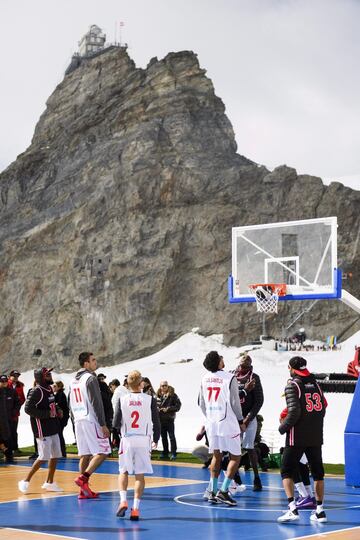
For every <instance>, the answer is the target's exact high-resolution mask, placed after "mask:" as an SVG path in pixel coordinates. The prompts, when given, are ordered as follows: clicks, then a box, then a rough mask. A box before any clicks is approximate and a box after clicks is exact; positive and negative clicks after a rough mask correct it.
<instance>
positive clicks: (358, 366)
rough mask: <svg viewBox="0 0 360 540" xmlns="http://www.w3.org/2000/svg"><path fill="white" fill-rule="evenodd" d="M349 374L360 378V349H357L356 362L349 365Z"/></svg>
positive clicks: (353, 361)
mask: <svg viewBox="0 0 360 540" xmlns="http://www.w3.org/2000/svg"><path fill="white" fill-rule="evenodd" d="M347 372H348V374H349V375H352V376H353V377H357V378H359V372H360V347H355V356H354V360H352V361H351V362H349V363H348V367H347Z"/></svg>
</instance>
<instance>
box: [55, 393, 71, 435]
mask: <svg viewBox="0 0 360 540" xmlns="http://www.w3.org/2000/svg"><path fill="white" fill-rule="evenodd" d="M55 403H56V405H58V407H60V409H61V410H62V413H63V416H62V418H59V422H60V426H61V427H62V428H64V427H65V426H66V425H67V423H68V420H69V416H70V412H69V405H68V401H67V398H66V395H65V393H64V390H58V391H57V392H56V394H55Z"/></svg>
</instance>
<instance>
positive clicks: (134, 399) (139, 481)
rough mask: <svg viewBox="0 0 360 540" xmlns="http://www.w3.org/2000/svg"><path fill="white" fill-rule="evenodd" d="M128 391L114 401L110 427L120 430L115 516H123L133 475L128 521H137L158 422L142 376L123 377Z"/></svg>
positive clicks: (134, 372) (157, 433) (134, 374)
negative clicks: (132, 500) (116, 508)
mask: <svg viewBox="0 0 360 540" xmlns="http://www.w3.org/2000/svg"><path fill="white" fill-rule="evenodd" d="M127 380H128V385H129V391H128V392H127V394H125V395H123V396H122V397H119V398H118V401H117V403H116V405H115V414H114V420H113V427H114V429H116V430H121V442H120V448H119V473H120V476H119V491H120V504H119V508H118V510H117V513H116V515H117V516H118V517H124V516H125V513H126V510H127V509H128V503H127V487H128V482H129V474H135V486H134V503H133V507H132V509H131V513H130V519H131V520H132V521H138V520H139V505H140V499H141V496H142V494H143V491H144V488H145V477H144V474H145V473H148V474H152V472H153V469H152V466H151V448H152V447H153V448H156V446H157V442H158V440H159V437H160V420H159V413H158V410H157V405H156V400H155V398H153V397H152V396H149V395H148V394H144V393H143V392H142V376H141V373H140V372H139V371H131V372H130V373H129V375H128V377H127Z"/></svg>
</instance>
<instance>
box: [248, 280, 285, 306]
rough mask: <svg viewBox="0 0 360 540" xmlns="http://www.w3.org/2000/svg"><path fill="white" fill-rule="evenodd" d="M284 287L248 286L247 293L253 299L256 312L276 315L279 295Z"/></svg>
mask: <svg viewBox="0 0 360 540" xmlns="http://www.w3.org/2000/svg"><path fill="white" fill-rule="evenodd" d="M283 288H284V285H282V284H280V285H276V284H274V285H249V291H250V292H251V294H252V295H253V296H254V297H255V300H256V308H257V311H260V312H261V313H277V312H278V301H279V295H280V294H284V293H283Z"/></svg>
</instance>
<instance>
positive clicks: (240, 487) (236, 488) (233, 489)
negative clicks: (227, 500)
mask: <svg viewBox="0 0 360 540" xmlns="http://www.w3.org/2000/svg"><path fill="white" fill-rule="evenodd" d="M245 490H246V486H245V485H244V484H237V483H236V482H234V481H232V482H231V484H230V487H229V493H230V494H231V495H232V496H233V497H234V496H235V495H236V494H237V493H242V492H243V491H245Z"/></svg>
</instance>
